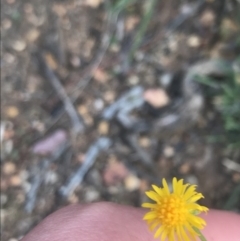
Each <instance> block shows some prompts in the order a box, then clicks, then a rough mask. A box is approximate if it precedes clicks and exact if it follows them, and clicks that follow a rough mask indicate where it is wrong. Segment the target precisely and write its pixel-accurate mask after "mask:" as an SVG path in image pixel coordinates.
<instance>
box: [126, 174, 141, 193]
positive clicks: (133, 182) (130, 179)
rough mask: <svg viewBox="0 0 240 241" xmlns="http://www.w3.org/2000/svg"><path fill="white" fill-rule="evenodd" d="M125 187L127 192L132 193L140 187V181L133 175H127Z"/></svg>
mask: <svg viewBox="0 0 240 241" xmlns="http://www.w3.org/2000/svg"><path fill="white" fill-rule="evenodd" d="M124 184H125V187H126V189H127V190H128V191H130V192H132V191H135V190H138V189H139V188H140V185H141V181H140V179H139V178H138V177H136V176H134V175H129V176H127V177H126V178H125V180H124Z"/></svg>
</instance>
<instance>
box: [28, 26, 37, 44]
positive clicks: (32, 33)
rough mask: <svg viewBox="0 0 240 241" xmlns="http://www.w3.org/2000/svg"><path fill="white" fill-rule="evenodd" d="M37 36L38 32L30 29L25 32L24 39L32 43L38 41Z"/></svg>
mask: <svg viewBox="0 0 240 241" xmlns="http://www.w3.org/2000/svg"><path fill="white" fill-rule="evenodd" d="M39 36H40V32H39V31H38V30H37V29H31V30H29V31H28V32H27V34H26V39H27V40H28V42H30V43H33V42H35V41H36V40H37V39H38V37H39Z"/></svg>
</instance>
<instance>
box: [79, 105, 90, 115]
mask: <svg viewBox="0 0 240 241" xmlns="http://www.w3.org/2000/svg"><path fill="white" fill-rule="evenodd" d="M77 110H78V113H79V114H80V115H82V116H84V115H86V114H88V108H87V106H86V105H79V106H78V108H77Z"/></svg>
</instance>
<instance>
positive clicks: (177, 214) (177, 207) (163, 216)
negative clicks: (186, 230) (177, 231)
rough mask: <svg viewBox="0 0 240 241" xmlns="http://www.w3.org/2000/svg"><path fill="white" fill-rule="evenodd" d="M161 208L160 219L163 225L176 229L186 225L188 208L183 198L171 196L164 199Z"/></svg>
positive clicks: (159, 211)
mask: <svg viewBox="0 0 240 241" xmlns="http://www.w3.org/2000/svg"><path fill="white" fill-rule="evenodd" d="M159 206H160V207H159V210H158V213H159V219H160V221H161V223H162V224H163V225H166V226H168V227H175V226H177V225H183V224H184V223H185V221H186V213H187V208H186V206H185V202H184V200H183V199H182V198H181V197H179V196H177V195H175V194H170V195H169V196H167V197H164V198H162V200H161V201H160V205H159Z"/></svg>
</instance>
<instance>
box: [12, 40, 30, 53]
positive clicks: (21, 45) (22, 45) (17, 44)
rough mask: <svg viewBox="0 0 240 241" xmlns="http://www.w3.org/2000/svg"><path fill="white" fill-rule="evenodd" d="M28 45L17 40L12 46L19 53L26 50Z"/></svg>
mask: <svg viewBox="0 0 240 241" xmlns="http://www.w3.org/2000/svg"><path fill="white" fill-rule="evenodd" d="M26 46H27V44H26V43H25V42H24V41H23V40H17V41H15V42H14V43H13V44H12V47H13V49H14V50H16V51H17V52H22V51H23V50H24V49H25V48H26Z"/></svg>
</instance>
